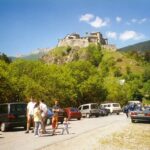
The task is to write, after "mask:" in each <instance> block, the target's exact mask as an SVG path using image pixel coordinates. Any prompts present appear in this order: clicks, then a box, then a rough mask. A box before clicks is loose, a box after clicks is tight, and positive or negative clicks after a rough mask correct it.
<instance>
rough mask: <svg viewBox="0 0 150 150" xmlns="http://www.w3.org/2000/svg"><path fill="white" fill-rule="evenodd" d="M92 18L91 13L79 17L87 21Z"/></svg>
mask: <svg viewBox="0 0 150 150" xmlns="http://www.w3.org/2000/svg"><path fill="white" fill-rule="evenodd" d="M93 18H94V15H93V14H85V15H82V16H81V17H80V21H85V22H89V21H91V20H92V19H93Z"/></svg>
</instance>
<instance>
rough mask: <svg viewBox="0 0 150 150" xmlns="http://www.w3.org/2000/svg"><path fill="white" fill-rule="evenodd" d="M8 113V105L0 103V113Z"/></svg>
mask: <svg viewBox="0 0 150 150" xmlns="http://www.w3.org/2000/svg"><path fill="white" fill-rule="evenodd" d="M4 113H8V105H0V114H4Z"/></svg>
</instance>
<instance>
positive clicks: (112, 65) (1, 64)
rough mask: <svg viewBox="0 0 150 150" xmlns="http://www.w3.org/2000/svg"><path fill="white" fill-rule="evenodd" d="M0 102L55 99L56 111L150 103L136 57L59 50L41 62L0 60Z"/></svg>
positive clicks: (149, 68)
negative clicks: (87, 105) (105, 104)
mask: <svg viewBox="0 0 150 150" xmlns="http://www.w3.org/2000/svg"><path fill="white" fill-rule="evenodd" d="M0 83H1V84H0V102H1V103H2V102H10V101H28V100H29V98H30V97H31V96H32V97H34V98H35V99H36V100H39V99H44V100H45V101H46V103H47V104H48V105H51V104H52V103H53V101H54V100H55V99H58V100H59V101H60V104H61V105H62V106H64V107H65V106H79V105H80V104H83V103H88V102H98V103H102V102H105V101H112V102H120V103H121V104H122V105H123V104H125V103H127V101H128V100H131V99H132V100H133V99H139V100H142V99H143V100H149V99H150V64H149V62H148V61H147V60H146V59H144V58H143V56H141V55H139V56H138V60H137V59H136V58H135V57H131V56H130V55H129V54H128V53H120V52H111V51H109V50H106V49H102V48H101V46H100V45H89V46H88V47H87V48H81V49H79V48H71V47H60V48H55V49H53V50H52V51H50V52H49V53H48V54H47V55H45V56H43V58H42V59H41V60H37V61H29V60H22V59H17V60H15V61H13V62H7V61H5V59H1V60H0Z"/></svg>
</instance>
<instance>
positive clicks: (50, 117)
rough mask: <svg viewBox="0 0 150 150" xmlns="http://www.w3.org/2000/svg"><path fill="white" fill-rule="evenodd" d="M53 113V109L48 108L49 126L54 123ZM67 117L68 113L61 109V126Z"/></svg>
mask: <svg viewBox="0 0 150 150" xmlns="http://www.w3.org/2000/svg"><path fill="white" fill-rule="evenodd" d="M53 114H54V113H53V111H52V108H51V107H48V116H47V124H51V123H52V116H53ZM65 117H67V115H66V112H65V111H64V109H62V108H60V110H59V112H58V122H60V123H61V124H62V123H63V122H64V118H65Z"/></svg>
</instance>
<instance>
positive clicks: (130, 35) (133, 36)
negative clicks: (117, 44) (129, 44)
mask: <svg viewBox="0 0 150 150" xmlns="http://www.w3.org/2000/svg"><path fill="white" fill-rule="evenodd" d="M143 38H144V35H143V34H141V33H137V32H135V31H132V30H131V31H128V30H127V31H125V32H123V33H121V34H120V37H119V39H120V40H122V41H127V40H140V39H143Z"/></svg>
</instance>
